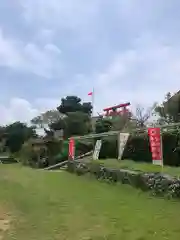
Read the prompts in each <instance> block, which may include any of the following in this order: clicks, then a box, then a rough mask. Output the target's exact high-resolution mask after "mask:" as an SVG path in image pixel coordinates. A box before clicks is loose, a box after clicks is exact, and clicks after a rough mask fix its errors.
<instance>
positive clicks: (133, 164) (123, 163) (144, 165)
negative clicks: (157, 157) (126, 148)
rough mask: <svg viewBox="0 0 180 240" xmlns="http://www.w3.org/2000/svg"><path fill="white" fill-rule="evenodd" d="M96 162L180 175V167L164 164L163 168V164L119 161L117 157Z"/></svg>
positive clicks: (116, 166)
mask: <svg viewBox="0 0 180 240" xmlns="http://www.w3.org/2000/svg"><path fill="white" fill-rule="evenodd" d="M95 162H96V163H99V164H102V165H104V166H106V167H110V168H127V169H131V170H141V171H144V172H163V173H168V174H170V175H172V176H180V167H169V166H164V167H163V168H162V167H161V166H156V165H153V164H150V163H143V162H142V163H137V162H134V161H131V160H121V161H118V160H117V159H106V160H98V161H94V163H95Z"/></svg>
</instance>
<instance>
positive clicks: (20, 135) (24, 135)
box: [5, 122, 36, 153]
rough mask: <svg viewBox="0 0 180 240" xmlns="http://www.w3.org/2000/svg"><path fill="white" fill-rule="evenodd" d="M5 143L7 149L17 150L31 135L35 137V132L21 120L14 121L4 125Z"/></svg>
mask: <svg viewBox="0 0 180 240" xmlns="http://www.w3.org/2000/svg"><path fill="white" fill-rule="evenodd" d="M5 133H6V143H5V146H6V147H8V149H9V151H10V152H12V153H14V152H18V151H19V150H20V149H21V147H22V145H23V143H24V142H25V141H27V140H28V139H30V138H32V137H36V132H35V129H34V128H33V127H28V126H27V125H26V124H24V123H21V122H15V123H13V124H10V125H8V126H6V127H5Z"/></svg>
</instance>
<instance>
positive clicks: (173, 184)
mask: <svg viewBox="0 0 180 240" xmlns="http://www.w3.org/2000/svg"><path fill="white" fill-rule="evenodd" d="M67 171H69V172H71V173H75V174H77V175H84V174H90V175H92V176H94V177H95V178H96V179H98V180H103V181H107V182H112V183H116V182H120V183H122V184H129V185H131V186H133V187H135V188H139V189H141V190H143V191H150V192H151V194H152V195H154V196H162V197H166V198H179V199H180V179H178V178H175V177H171V176H170V175H167V174H163V173H145V172H141V171H131V170H128V169H109V168H106V167H104V166H102V165H100V164H94V163H82V162H78V161H69V162H68V164H67Z"/></svg>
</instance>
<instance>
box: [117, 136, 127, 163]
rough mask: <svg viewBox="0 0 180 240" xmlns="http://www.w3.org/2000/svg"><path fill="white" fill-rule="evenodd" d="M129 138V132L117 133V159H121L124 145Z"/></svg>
mask: <svg viewBox="0 0 180 240" xmlns="http://www.w3.org/2000/svg"><path fill="white" fill-rule="evenodd" d="M128 138H129V133H120V134H119V148H118V160H121V159H122V156H123V152H124V149H125V146H126V143H127V141H128Z"/></svg>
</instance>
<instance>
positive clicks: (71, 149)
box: [68, 138, 75, 160]
mask: <svg viewBox="0 0 180 240" xmlns="http://www.w3.org/2000/svg"><path fill="white" fill-rule="evenodd" d="M68 155H69V159H71V160H74V157H75V144H74V139H73V138H71V139H70V140H69V154H68Z"/></svg>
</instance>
